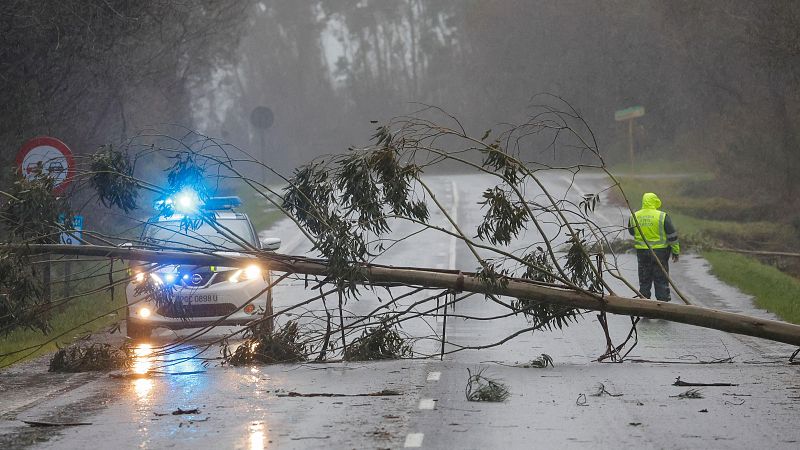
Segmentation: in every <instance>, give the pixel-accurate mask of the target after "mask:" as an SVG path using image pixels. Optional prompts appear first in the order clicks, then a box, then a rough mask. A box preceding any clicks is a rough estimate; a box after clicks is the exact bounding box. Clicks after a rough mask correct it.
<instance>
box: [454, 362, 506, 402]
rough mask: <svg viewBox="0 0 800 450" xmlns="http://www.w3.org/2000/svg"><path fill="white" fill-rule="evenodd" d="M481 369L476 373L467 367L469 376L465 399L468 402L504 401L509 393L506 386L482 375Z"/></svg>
mask: <svg viewBox="0 0 800 450" xmlns="http://www.w3.org/2000/svg"><path fill="white" fill-rule="evenodd" d="M483 371H484V370H483V369H481V370H480V371H478V373H476V374H474V375H473V374H472V372H471V371H470V370H469V369H467V374H468V375H469V378H468V379H467V387H466V388H465V390H464V391H465V394H466V396H467V401H470V402H504V401H506V399H508V397H509V396H510V395H511V393H510V392H509V391H508V387H507V386H506V385H505V384H503V383H501V382H499V381H496V380H493V379H490V378H487V377H485V376H483Z"/></svg>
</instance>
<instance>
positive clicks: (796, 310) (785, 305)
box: [702, 251, 800, 324]
mask: <svg viewBox="0 0 800 450" xmlns="http://www.w3.org/2000/svg"><path fill="white" fill-rule="evenodd" d="M702 255H703V257H704V258H706V259H707V260H708V262H709V263H711V271H712V273H714V275H716V276H717V277H718V278H719V279H720V280H722V281H724V282H726V283H728V284H731V285H733V286H736V287H737V288H739V290H741V291H742V292H744V293H746V294H749V295H752V296H753V297H754V298H755V303H756V305H757V306H758V307H759V308H764V309H766V310H768V311H771V312H773V313H775V314H776V315H777V316H778V317H780V318H781V319H783V320H785V321H787V322H791V323H796V324H800V302H798V301H797V299H798V298H800V280H797V279H796V278H794V277H792V276H790V275H787V274H785V273H783V272H781V271H780V270H778V269H777V268H775V267H773V266H769V265H767V264H762V263H761V262H759V261H757V260H755V259H753V258H750V257H747V256H743V255H738V254H735V253H728V252H719V251H705V252H702Z"/></svg>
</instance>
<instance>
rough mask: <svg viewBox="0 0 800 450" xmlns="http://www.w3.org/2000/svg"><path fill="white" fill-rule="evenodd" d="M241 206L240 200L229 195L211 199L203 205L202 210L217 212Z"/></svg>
mask: <svg viewBox="0 0 800 450" xmlns="http://www.w3.org/2000/svg"><path fill="white" fill-rule="evenodd" d="M241 205H242V199H240V198H239V197H238V196H236V195H231V196H228V197H211V198H209V199H208V200H207V201H206V203H205V205H203V208H204V209H207V210H209V211H219V210H228V209H233V208H236V207H238V206H241Z"/></svg>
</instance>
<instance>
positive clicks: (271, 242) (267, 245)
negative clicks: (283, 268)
mask: <svg viewBox="0 0 800 450" xmlns="http://www.w3.org/2000/svg"><path fill="white" fill-rule="evenodd" d="M260 242H261V249H262V250H272V251H275V250H277V249H279V248H281V238H263V239H261V241H260Z"/></svg>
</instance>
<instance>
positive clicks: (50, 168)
mask: <svg viewBox="0 0 800 450" xmlns="http://www.w3.org/2000/svg"><path fill="white" fill-rule="evenodd" d="M16 163H17V171H18V173H19V174H20V175H21V176H23V177H25V178H26V179H28V180H32V179H34V178H36V177H37V176H45V177H49V178H52V179H53V192H54V193H56V194H60V193H62V192H64V190H65V189H66V188H67V186H69V184H70V183H71V182H72V179H73V178H74V177H75V160H74V158H73V157H72V151H71V150H70V149H69V147H67V144H65V143H63V142H61V140H59V139H56V138H54V137H50V136H39V137H35V138H33V139H29V140H27V141H26V142H25V143H24V144H22V147H20V149H19V152H17V158H16ZM80 225H81V229H83V219H82V218H81V224H80ZM62 239H63V235H62ZM62 243H63V242H62ZM44 258H45V260H44V270H43V271H42V281H43V283H44V291H43V293H42V294H43V296H44V298H45V300H46V301H50V275H51V272H50V271H51V264H50V256H49V255H44ZM67 270H69V269H67Z"/></svg>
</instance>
